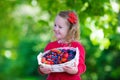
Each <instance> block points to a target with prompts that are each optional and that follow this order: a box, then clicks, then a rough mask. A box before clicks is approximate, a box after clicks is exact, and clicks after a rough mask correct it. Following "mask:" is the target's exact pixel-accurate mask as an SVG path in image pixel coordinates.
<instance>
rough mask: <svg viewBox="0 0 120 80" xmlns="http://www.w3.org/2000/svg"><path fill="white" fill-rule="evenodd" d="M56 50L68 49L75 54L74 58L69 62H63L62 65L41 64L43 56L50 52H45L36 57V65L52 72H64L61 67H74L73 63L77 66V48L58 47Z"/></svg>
mask: <svg viewBox="0 0 120 80" xmlns="http://www.w3.org/2000/svg"><path fill="white" fill-rule="evenodd" d="M55 49H56V50H57V49H58V50H62V49H65V50H67V49H69V50H74V51H75V52H76V54H75V56H74V58H73V59H72V60H70V61H67V62H64V63H60V64H52V65H51V64H46V63H43V62H42V58H43V56H45V55H46V54H48V53H49V52H50V51H51V50H48V51H45V52H44V53H41V52H40V53H39V54H38V56H37V60H38V65H41V66H44V67H46V68H50V69H51V71H52V72H64V70H63V66H74V63H76V65H78V63H79V55H80V53H79V50H78V48H74V47H60V48H55Z"/></svg>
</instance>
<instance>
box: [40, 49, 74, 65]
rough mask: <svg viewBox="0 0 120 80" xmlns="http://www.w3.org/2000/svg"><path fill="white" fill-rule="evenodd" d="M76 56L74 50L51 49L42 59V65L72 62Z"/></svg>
mask: <svg viewBox="0 0 120 80" xmlns="http://www.w3.org/2000/svg"><path fill="white" fill-rule="evenodd" d="M75 55H76V51H75V50H71V49H51V50H50V51H49V52H48V53H46V54H45V55H44V56H43V57H42V63H45V64H50V65H53V64H61V63H65V62H67V61H70V60H72V59H73V58H74V57H75Z"/></svg>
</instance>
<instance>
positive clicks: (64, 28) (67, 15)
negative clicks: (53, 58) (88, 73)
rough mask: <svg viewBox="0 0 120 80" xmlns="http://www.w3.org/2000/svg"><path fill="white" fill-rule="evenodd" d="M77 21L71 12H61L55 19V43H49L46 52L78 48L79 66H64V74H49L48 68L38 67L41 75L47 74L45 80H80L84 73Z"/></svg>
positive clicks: (82, 51)
mask: <svg viewBox="0 0 120 80" xmlns="http://www.w3.org/2000/svg"><path fill="white" fill-rule="evenodd" d="M78 24H79V20H78V17H77V15H76V13H75V12H73V11H61V12H60V13H59V14H58V15H57V16H56V19H55V23H54V29H53V31H54V34H55V37H56V39H57V40H56V41H54V42H50V43H49V44H48V45H47V46H46V48H45V51H46V50H50V49H53V48H58V47H75V48H76V47H78V49H79V52H80V56H79V64H78V66H76V64H74V67H69V66H64V67H63V69H64V71H65V72H51V70H50V69H49V68H45V67H43V66H39V72H40V73H41V74H48V77H47V80H81V77H80V75H81V74H82V73H84V72H85V70H86V65H85V50H84V47H83V46H82V44H81V43H80V42H78V40H79V26H78Z"/></svg>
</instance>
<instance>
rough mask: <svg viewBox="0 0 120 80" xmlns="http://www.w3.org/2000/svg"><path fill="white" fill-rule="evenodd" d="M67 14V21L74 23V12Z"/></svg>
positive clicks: (75, 20)
mask: <svg viewBox="0 0 120 80" xmlns="http://www.w3.org/2000/svg"><path fill="white" fill-rule="evenodd" d="M68 16H69V18H68V21H69V22H70V23H71V24H76V23H77V17H76V15H75V14H74V12H71V13H69V14H68Z"/></svg>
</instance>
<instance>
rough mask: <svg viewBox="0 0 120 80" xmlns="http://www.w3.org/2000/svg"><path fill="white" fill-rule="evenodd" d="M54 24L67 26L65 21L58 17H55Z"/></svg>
mask: <svg viewBox="0 0 120 80" xmlns="http://www.w3.org/2000/svg"><path fill="white" fill-rule="evenodd" d="M55 23H56V24H61V25H62V24H63V25H67V20H66V19H65V18H63V17H61V16H59V15H57V16H56V19H55Z"/></svg>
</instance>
